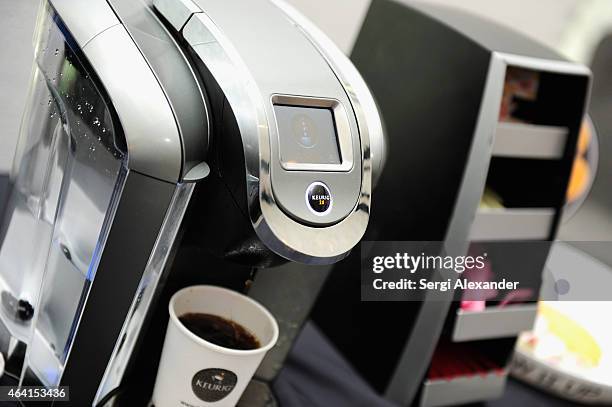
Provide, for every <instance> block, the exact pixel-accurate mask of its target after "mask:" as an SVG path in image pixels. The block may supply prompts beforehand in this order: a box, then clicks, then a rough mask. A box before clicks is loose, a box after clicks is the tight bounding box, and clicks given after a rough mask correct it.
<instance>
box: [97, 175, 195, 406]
mask: <svg viewBox="0 0 612 407" xmlns="http://www.w3.org/2000/svg"><path fill="white" fill-rule="evenodd" d="M195 185H196V184H195V183H186V184H179V185H177V188H176V191H175V193H174V196H173V197H172V202H171V203H170V206H169V207H168V212H167V213H166V217H165V219H164V223H163V224H162V227H161V230H160V232H159V235H158V237H157V241H156V243H155V246H154V248H153V251H152V252H151V257H150V258H149V261H148V263H147V265H146V268H145V270H144V272H143V274H142V278H141V279H140V284H139V285H138V290H137V291H136V294H135V296H134V300H133V302H132V305H131V307H130V310H129V312H128V314H127V315H128V317H127V318H126V319H125V322H124V324H123V328H122V329H121V333H120V335H119V336H118V337H117V342H116V344H115V349H114V350H113V354H112V356H111V358H110V359H109V361H108V365H107V367H106V371H105V372H104V376H103V377H102V381H101V382H100V386H99V387H98V392H97V393H96V398H95V402H94V405H97V403H98V402H99V401H100V400H101V399H102V398H104V397H105V396H106V395H107V394H108V393H109V392H110V391H112V390H113V389H115V388H117V387H118V386H119V385H120V384H121V381H122V380H123V377H124V374H125V372H126V369H127V367H128V363H129V361H130V358H131V357H132V356H133V355H132V353H133V351H134V348H135V345H136V340H137V339H138V337H139V335H140V331H141V329H142V326H143V323H144V320H145V318H146V317H147V315H148V312H149V311H150V306H151V304H152V302H153V301H154V300H155V295H156V294H157V286H158V284H159V282H160V280H161V278H162V276H163V274H164V270H165V267H166V262H167V261H168V257H169V255H170V252H171V250H172V247H173V244H174V242H175V240H176V237H177V234H178V231H179V229H180V226H181V223H182V221H183V217H184V215H185V211H186V210H187V206H188V204H189V201H190V200H191V196H192V194H193V190H194V189H195Z"/></svg>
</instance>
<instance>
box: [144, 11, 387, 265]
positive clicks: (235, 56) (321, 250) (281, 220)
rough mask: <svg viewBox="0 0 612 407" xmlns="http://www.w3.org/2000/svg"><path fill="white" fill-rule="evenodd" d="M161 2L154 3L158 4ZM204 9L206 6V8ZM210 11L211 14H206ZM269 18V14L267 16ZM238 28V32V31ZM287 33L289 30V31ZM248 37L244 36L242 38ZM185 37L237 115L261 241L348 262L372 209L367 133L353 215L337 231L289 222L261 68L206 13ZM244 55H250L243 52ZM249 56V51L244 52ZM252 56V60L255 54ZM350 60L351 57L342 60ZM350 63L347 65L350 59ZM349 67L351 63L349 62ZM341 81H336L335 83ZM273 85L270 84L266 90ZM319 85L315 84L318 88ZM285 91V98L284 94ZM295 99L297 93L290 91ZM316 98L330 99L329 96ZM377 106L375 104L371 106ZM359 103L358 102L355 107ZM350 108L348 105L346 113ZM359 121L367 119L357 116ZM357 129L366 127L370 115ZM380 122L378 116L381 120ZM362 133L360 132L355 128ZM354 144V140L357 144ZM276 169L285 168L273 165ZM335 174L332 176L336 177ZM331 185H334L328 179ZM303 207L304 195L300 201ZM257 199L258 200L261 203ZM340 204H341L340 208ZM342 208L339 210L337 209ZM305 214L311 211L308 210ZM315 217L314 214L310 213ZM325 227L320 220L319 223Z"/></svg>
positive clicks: (291, 254) (288, 253)
mask: <svg viewBox="0 0 612 407" xmlns="http://www.w3.org/2000/svg"><path fill="white" fill-rule="evenodd" d="M158 1H161V0H155V2H154V3H155V4H156V3H157V2H158ZM196 3H197V4H212V3H214V7H217V9H216V10H217V11H218V7H219V6H220V5H222V7H224V8H225V7H229V9H231V8H233V7H238V6H239V5H242V3H245V5H244V7H249V8H250V9H258V8H259V6H261V7H264V8H265V10H260V12H261V13H264V11H265V12H266V13H268V12H270V11H271V10H269V8H270V6H269V5H268V4H269V3H268V2H267V1H265V2H263V1H262V2H261V4H259V2H257V3H256V4H253V1H249V2H248V5H246V2H240V1H236V2H231V4H228V3H226V2H222V3H218V2H216V3H215V2H206V1H204V0H198V1H196ZM202 8H204V7H202ZM208 11H209V10H208V9H207V12H208ZM266 15H267V14H266ZM234 28H236V27H234ZM285 29H286V28H285ZM242 34H244V33H242ZM183 36H184V38H185V39H186V40H187V42H188V43H189V44H190V45H191V46H192V48H193V49H194V51H195V52H196V53H197V54H198V56H199V57H200V58H201V59H202V61H203V62H204V63H205V64H206V66H207V68H208V69H209V70H210V72H211V74H212V75H213V76H214V77H215V78H216V80H217V82H218V84H219V86H220V87H221V88H222V90H223V92H224V93H225V95H226V97H227V99H228V101H229V103H230V105H231V106H232V111H233V113H234V115H235V116H236V119H237V123H238V126H239V128H240V131H241V134H242V138H243V145H244V149H245V164H246V170H247V174H246V178H247V191H248V192H247V193H248V196H247V200H248V202H249V211H250V217H251V222H252V224H253V227H254V229H255V231H256V233H257V234H258V236H259V238H260V239H261V240H262V241H263V242H264V243H265V244H266V245H267V246H268V247H269V248H270V249H272V250H273V251H275V252H276V253H278V254H279V255H280V256H283V257H285V258H287V259H289V260H294V261H299V262H304V263H313V264H328V263H333V262H336V261H338V260H340V259H342V258H344V257H345V256H346V255H347V254H348V252H349V251H350V250H351V249H352V248H353V247H354V246H355V245H356V244H357V243H358V242H359V240H360V239H361V237H362V236H363V233H364V232H365V229H366V227H367V224H368V218H369V206H370V196H371V168H372V166H371V161H370V150H371V149H370V145H369V137H368V129H367V128H366V127H363V128H362V127H359V130H360V132H361V145H362V146H363V147H362V148H361V149H360V150H361V161H362V168H361V191H360V193H359V196H358V199H357V202H355V204H354V206H353V208H352V210H351V211H350V213H349V214H348V215H347V216H346V217H344V218H343V219H341V220H340V221H339V222H338V223H336V224H334V225H332V226H326V227H319V228H313V227H310V226H307V225H304V224H301V223H298V222H296V221H294V220H293V219H291V218H289V217H288V216H287V215H286V214H285V213H284V212H283V211H282V210H281V209H280V207H279V205H278V203H277V201H276V198H275V194H274V193H273V188H272V180H271V179H272V174H271V171H272V170H273V168H272V164H273V163H272V162H271V149H272V145H271V140H273V138H274V137H275V135H274V131H276V129H275V126H272V125H270V122H271V121H272V118H273V117H274V116H273V114H271V113H270V112H271V111H272V110H273V106H272V104H271V103H270V99H269V97H270V96H272V95H265V93H264V92H262V89H261V88H260V86H259V85H260V83H259V82H257V81H256V80H255V77H254V76H253V75H254V73H253V71H252V70H251V69H250V68H253V69H254V71H256V72H258V73H259V74H261V72H262V71H261V69H262V66H258V67H249V66H247V65H246V63H245V61H244V59H243V58H242V56H241V53H240V52H239V51H238V50H237V49H236V47H235V46H234V44H233V42H232V40H231V39H230V38H229V37H228V36H227V35H226V31H225V30H222V29H221V28H220V27H219V26H218V25H217V24H216V22H215V21H213V20H212V19H211V17H209V15H208V14H207V13H204V12H201V13H195V14H194V15H193V16H192V17H191V19H190V20H189V21H188V22H187V24H186V25H185V27H184V28H183ZM242 51H245V49H244V48H242ZM245 52H246V51H245ZM251 57H252V55H251ZM343 58H345V59H346V57H344V56H343ZM347 61H348V60H347ZM347 63H349V64H350V62H347ZM334 79H336V80H337V78H334ZM267 85H269V84H267V83H266V86H267ZM316 86H317V84H315V89H316ZM347 86H348V85H345V86H344V88H343V89H344V92H345V95H346V94H350V95H352V96H353V98H354V95H353V92H352V88H350V87H349V88H347ZM280 91H281V92H275V93H284V92H282V89H280ZM287 93H288V94H294V93H295V92H287ZM313 93H314V94H316V95H317V96H321V97H325V98H329V96H330V95H328V94H326V92H322V94H319V93H318V92H317V93H315V92H313ZM372 104H373V102H372ZM354 106H355V104H354V103H353V108H355V107H354ZM346 107H348V106H347V105H345V108H346ZM357 115H358V116H359V117H362V116H363V115H364V114H363V113H362V112H361V113H359V112H358V113H357ZM363 117H364V118H363V119H362V121H361V122H358V123H357V125H359V124H361V125H362V126H363V123H364V122H365V116H363ZM376 119H378V116H376ZM355 130H357V129H355ZM353 140H355V139H353ZM274 165H278V166H279V167H280V165H279V164H278V163H274ZM332 174H333V173H332ZM324 181H325V183H326V184H328V185H329V183H328V182H327V181H326V180H324ZM296 199H299V201H300V203H301V204H302V205H304V202H303V200H302V192H300V194H299V196H296ZM256 200H259V202H258V204H256ZM337 203H338V199H336V204H337ZM337 207H338V205H336V206H335V208H337ZM304 210H305V212H308V211H307V209H306V208H304ZM308 216H311V217H312V218H315V217H314V215H312V214H309V215H308ZM317 221H318V222H320V219H318V220H317Z"/></svg>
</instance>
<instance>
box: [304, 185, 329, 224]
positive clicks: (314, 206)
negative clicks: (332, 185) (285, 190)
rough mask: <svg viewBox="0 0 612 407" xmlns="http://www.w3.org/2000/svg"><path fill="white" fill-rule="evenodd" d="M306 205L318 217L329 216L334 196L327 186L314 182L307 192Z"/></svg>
mask: <svg viewBox="0 0 612 407" xmlns="http://www.w3.org/2000/svg"><path fill="white" fill-rule="evenodd" d="M306 204H307V205H308V207H309V208H310V210H311V212H312V213H314V214H315V215H318V216H323V215H327V214H328V213H329V211H331V208H332V196H331V192H330V191H329V188H328V187H327V185H325V184H324V183H322V182H313V183H312V184H310V186H309V187H308V189H307V190H306Z"/></svg>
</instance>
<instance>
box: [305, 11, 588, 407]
mask: <svg viewBox="0 0 612 407" xmlns="http://www.w3.org/2000/svg"><path fill="white" fill-rule="evenodd" d="M526 12H527V11H526ZM351 60H352V61H353V63H354V64H355V66H356V67H357V68H358V69H359V71H360V72H361V74H362V75H363V77H364V78H365V80H366V81H367V83H368V85H369V86H370V88H371V89H372V92H373V94H374V96H375V98H376V99H377V101H378V103H379V106H380V111H381V114H382V116H383V119H384V122H385V124H386V128H387V132H386V133H387V137H388V140H389V145H390V146H391V147H392V148H390V149H389V153H388V155H387V158H386V164H385V176H384V177H383V178H382V179H381V182H380V183H379V184H378V185H377V189H376V198H377V200H376V203H377V204H376V205H375V206H374V207H373V209H372V212H371V216H370V224H369V226H368V231H367V232H366V234H365V236H364V240H365V241H412V242H423V241H427V242H444V246H447V247H449V248H450V249H451V250H456V251H455V252H450V254H451V255H465V254H466V253H468V250H469V248H470V243H471V242H477V243H478V244H487V243H490V242H492V241H495V242H499V243H498V244H499V245H502V248H503V250H500V251H499V252H501V253H493V252H492V251H490V252H489V255H490V257H489V261H490V262H491V263H492V269H493V272H497V273H498V275H499V274H500V273H506V274H504V275H508V276H514V275H516V273H517V271H519V270H521V271H523V275H525V274H529V275H531V276H532V279H533V280H534V282H533V285H531V286H527V287H525V288H527V289H529V290H530V292H531V293H532V294H531V296H530V297H529V298H530V300H529V301H523V302H521V301H510V303H511V304H505V303H506V302H507V301H497V304H495V301H480V302H477V303H476V304H474V303H471V304H470V302H469V301H465V303H464V302H463V301H453V299H462V297H461V295H462V293H455V296H453V295H452V294H450V295H446V296H445V297H444V298H442V297H443V296H438V297H437V298H436V299H435V300H433V301H424V302H417V301H412V302H400V301H398V302H362V301H361V298H360V279H359V276H357V275H355V274H353V271H354V270H355V269H359V268H360V266H361V262H362V261H363V259H364V258H365V257H360V255H359V253H357V252H353V253H352V254H351V256H350V257H349V258H348V259H346V260H345V261H343V262H340V263H337V264H336V265H334V268H333V271H332V272H331V275H330V278H329V279H328V280H327V283H326V285H325V287H324V289H323V291H322V294H321V297H320V299H319V301H318V302H317V305H316V306H315V309H314V311H313V319H314V320H315V322H316V323H317V324H318V326H319V328H321V330H322V331H323V333H324V334H326V335H327V336H328V337H329V338H330V339H331V341H332V342H333V343H334V345H335V346H336V347H337V348H338V349H339V351H340V352H341V353H342V354H343V355H344V357H345V358H346V359H347V360H348V361H349V362H350V363H351V364H352V365H353V366H354V367H355V368H356V369H357V371H359V373H360V374H361V375H362V376H363V377H364V378H365V379H366V381H367V382H368V383H369V384H370V385H371V386H372V387H373V388H374V389H375V390H377V391H378V392H379V394H381V395H384V396H385V397H386V398H387V399H388V400H389V401H391V402H393V403H396V404H398V405H402V406H407V405H419V406H426V407H434V406H444V405H454V404H464V403H471V402H477V401H483V400H487V399H491V398H495V397H499V396H501V394H502V392H503V390H504V386H505V380H506V377H507V374H508V369H507V363H508V360H509V358H510V356H511V354H512V351H513V349H514V344H515V340H516V336H517V335H518V333H519V332H521V331H522V330H529V329H530V328H531V326H532V325H531V324H532V323H533V320H534V317H535V314H536V305H535V303H534V302H533V301H534V297H537V293H538V292H539V284H541V276H542V274H543V269H544V265H545V263H546V258H547V256H548V248H549V244H550V243H549V242H550V241H553V240H554V239H555V236H556V231H557V228H558V226H559V221H560V219H561V213H562V209H563V207H564V200H565V194H566V190H567V185H568V180H569V175H570V171H571V168H572V163H573V160H574V155H575V151H576V142H577V139H578V133H579V130H580V126H581V123H582V121H583V117H584V114H585V109H586V105H587V98H588V93H589V86H590V72H589V70H588V68H586V67H584V66H582V65H580V64H576V63H572V62H569V61H566V60H565V59H564V58H563V57H562V56H560V55H558V54H557V53H556V52H554V51H553V50H551V49H549V48H547V47H545V46H543V45H541V44H539V43H537V42H535V41H533V40H531V39H529V38H527V37H525V36H523V35H521V34H520V33H517V32H514V31H512V30H511V29H508V28H505V27H502V26H499V25H497V24H494V23H492V22H491V21H487V20H486V19H485V18H481V17H477V16H474V15H471V14H469V13H466V12H465V11H461V10H459V9H456V8H453V7H450V6H443V5H438V4H432V3H428V2H418V1H411V0H373V1H372V4H371V5H370V8H369V10H368V12H367V15H366V17H365V22H364V24H363V26H362V28H361V31H360V33H359V35H358V38H357V40H356V43H355V46H354V48H353V50H352V53H351ZM511 243H512V244H511ZM513 245H516V246H513ZM521 245H522V246H521ZM472 247H474V246H472ZM521 247H532V248H533V247H535V248H537V250H536V254H535V255H534V256H532V257H530V258H529V261H526V260H525V257H524V254H525V253H526V252H525V251H524V250H523V249H521ZM513 248H516V249H518V253H517V252H516V250H515V251H514V252H513ZM498 254H499V255H498ZM527 270H529V272H526V271H527ZM522 282H524V280H522ZM523 286H524V285H523V284H522V285H521V287H523ZM500 303H501V304H502V306H499V305H500ZM470 305H471V306H472V308H469V307H468V306H470ZM364 349H375V350H376V351H372V352H364V351H363V350H364Z"/></svg>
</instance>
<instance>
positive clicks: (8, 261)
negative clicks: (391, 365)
mask: <svg viewBox="0 0 612 407" xmlns="http://www.w3.org/2000/svg"><path fill="white" fill-rule="evenodd" d="M34 47H35V61H36V62H35V66H34V69H33V74H32V75H33V76H32V88H31V91H30V92H31V93H30V97H29V103H28V106H27V110H26V113H25V117H24V120H23V125H22V129H21V135H20V141H19V146H18V151H17V154H16V158H15V162H14V167H13V172H12V176H11V190H12V192H11V195H10V198H9V201H8V204H7V207H6V209H5V211H4V216H3V219H2V226H1V227H2V233H0V236H1V239H2V241H1V249H0V290H1V296H2V306H1V307H0V320H1V321H2V324H1V325H2V332H1V335H0V336H1V338H2V341H1V343H2V351H3V353H4V355H5V357H6V358H7V361H8V366H7V368H9V369H13V373H14V374H15V375H17V376H18V377H20V381H19V383H20V384H23V385H25V384H38V385H40V384H42V385H44V386H47V387H55V386H70V400H71V404H72V405H75V406H86V405H107V404H108V405H111V404H114V405H129V406H133V405H145V404H146V403H147V402H148V400H149V398H150V395H151V392H152V388H151V386H152V384H153V379H154V375H155V371H156V368H155V367H156V365H157V359H158V358H159V353H160V352H161V342H162V341H163V332H164V329H165V324H166V322H167V303H168V302H167V300H168V298H169V296H170V295H171V294H172V293H173V292H175V291H176V290H177V289H179V288H181V287H184V286H187V285H193V284H216V285H221V286H225V287H229V288H232V289H235V290H239V291H242V292H247V293H249V295H252V296H254V297H256V298H257V299H258V300H259V301H260V302H262V303H263V304H264V305H266V306H267V307H268V308H269V309H271V310H272V311H273V313H275V316H276V318H277V319H278V321H279V325H280V326H281V338H280V340H279V345H278V347H277V349H276V351H273V352H271V353H270V354H269V357H268V359H267V361H264V363H263V364H262V366H261V368H260V372H259V373H258V374H257V379H258V384H257V385H255V387H254V390H252V389H251V390H250V392H251V393H250V394H251V397H253V400H255V399H257V400H264V401H262V403H264V402H265V400H271V399H272V397H273V396H272V395H271V394H270V392H269V386H268V385H267V383H269V382H270V381H271V380H273V379H274V377H275V375H276V374H277V373H278V371H279V369H280V368H281V366H282V362H283V359H284V355H286V353H287V351H288V349H289V348H290V346H291V343H292V341H293V338H294V337H295V335H296V334H297V332H299V328H300V326H301V324H302V323H303V321H304V319H305V318H306V317H307V314H308V310H309V308H310V306H311V304H312V302H313V301H314V298H315V297H316V293H317V291H318V289H319V288H320V287H321V285H322V282H323V280H324V279H325V277H326V275H327V274H326V273H327V270H328V267H329V265H331V264H333V263H335V262H337V261H339V260H341V259H343V258H345V257H346V256H348V255H349V253H350V252H351V249H352V248H353V247H354V246H355V245H356V244H357V243H358V242H359V241H360V239H361V237H362V235H363V234H364V232H365V230H366V227H367V225H368V219H369V212H370V202H371V193H372V185H373V183H374V182H375V180H376V178H377V177H378V175H379V174H380V171H381V169H382V166H383V161H384V140H383V135H382V125H381V121H380V118H379V115H378V112H377V108H376V106H375V103H374V101H373V99H372V96H371V94H370V92H369V91H368V89H367V87H366V85H365V83H364V82H363V80H362V79H361V77H360V75H359V74H358V73H357V71H356V70H355V68H354V67H353V66H352V64H351V63H350V61H349V60H348V59H347V58H346V57H344V56H343V55H342V53H341V52H340V51H339V50H337V49H336V48H335V47H334V46H333V45H332V43H331V41H330V40H328V39H327V38H326V37H325V36H323V35H322V34H321V33H320V32H319V31H318V30H317V29H316V28H315V27H313V26H312V24H311V23H310V22H308V21H307V20H305V19H304V18H303V17H302V16H300V15H299V13H297V12H296V11H295V10H293V9H292V8H291V7H289V6H288V5H286V4H284V3H283V2H282V1H279V0H274V1H267V0H156V1H154V2H152V1H149V0H142V1H135V0H89V1H82V0H47V1H44V2H43V3H42V6H41V9H40V13H39V17H38V22H37V28H36V36H35V39H34ZM296 264H304V265H308V266H309V267H305V266H303V267H302V266H300V267H294V265H296ZM248 405H257V404H256V403H255V402H252V403H249V404H248Z"/></svg>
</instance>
